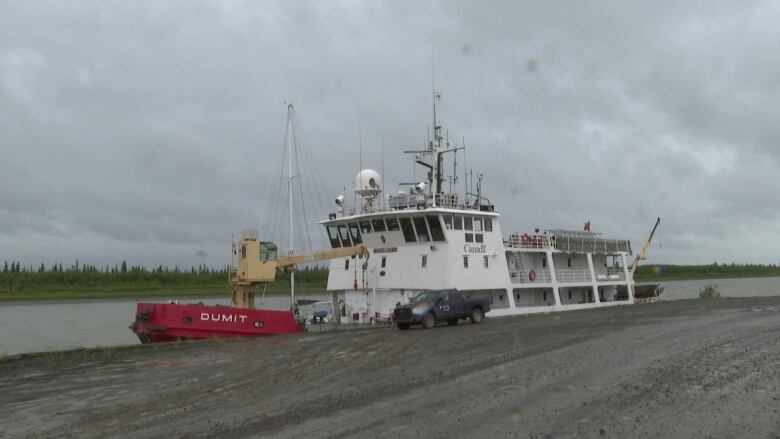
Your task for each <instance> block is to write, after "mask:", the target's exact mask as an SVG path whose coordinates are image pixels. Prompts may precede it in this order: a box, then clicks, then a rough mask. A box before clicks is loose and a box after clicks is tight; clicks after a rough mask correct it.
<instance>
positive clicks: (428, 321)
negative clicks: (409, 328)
mask: <svg viewBox="0 0 780 439" xmlns="http://www.w3.org/2000/svg"><path fill="white" fill-rule="evenodd" d="M435 324H436V317H434V316H433V314H426V315H425V317H423V319H422V327H423V329H431V328H433V326H434V325H435Z"/></svg>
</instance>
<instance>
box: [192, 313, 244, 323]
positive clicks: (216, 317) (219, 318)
mask: <svg viewBox="0 0 780 439" xmlns="http://www.w3.org/2000/svg"><path fill="white" fill-rule="evenodd" d="M200 319H201V320H203V321H206V322H209V321H211V322H227V323H232V322H235V323H238V321H239V320H240V321H241V323H244V322H245V321H246V316H245V315H242V314H235V315H234V314H210V313H207V312H202V313H200Z"/></svg>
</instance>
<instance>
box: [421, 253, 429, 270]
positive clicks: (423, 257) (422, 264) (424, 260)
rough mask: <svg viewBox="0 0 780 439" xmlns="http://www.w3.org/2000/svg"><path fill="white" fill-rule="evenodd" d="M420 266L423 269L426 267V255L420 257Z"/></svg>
mask: <svg viewBox="0 0 780 439" xmlns="http://www.w3.org/2000/svg"><path fill="white" fill-rule="evenodd" d="M420 266H421V267H422V268H425V267H427V266H428V255H422V260H421V261H420Z"/></svg>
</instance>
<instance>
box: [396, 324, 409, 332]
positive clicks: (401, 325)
mask: <svg viewBox="0 0 780 439" xmlns="http://www.w3.org/2000/svg"><path fill="white" fill-rule="evenodd" d="M398 329H400V330H401V331H406V330H407V329H409V324H408V323H399V324H398Z"/></svg>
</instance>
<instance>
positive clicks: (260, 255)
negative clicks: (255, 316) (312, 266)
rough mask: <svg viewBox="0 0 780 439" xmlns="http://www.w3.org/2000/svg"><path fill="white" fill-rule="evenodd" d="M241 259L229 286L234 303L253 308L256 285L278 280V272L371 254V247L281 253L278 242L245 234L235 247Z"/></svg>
mask: <svg viewBox="0 0 780 439" xmlns="http://www.w3.org/2000/svg"><path fill="white" fill-rule="evenodd" d="M236 253H237V255H238V262H237V263H236V267H235V270H231V271H230V285H231V287H232V288H233V306H235V307H237V308H254V301H255V286H257V285H262V284H269V283H271V282H273V281H274V280H275V279H276V271H277V270H284V271H287V272H290V271H292V270H294V269H295V266H296V265H297V264H304V263H307V262H316V261H324V260H327V259H335V258H342V257H351V256H356V255H365V256H366V258H368V256H369V251H368V247H366V246H365V245H364V244H357V245H355V246H352V247H343V248H336V249H331V250H320V251H315V252H312V253H305V254H297V255H288V256H279V255H278V248H277V247H276V244H274V243H273V242H269V241H258V240H257V239H256V238H254V237H245V239H242V240H240V241H238V243H237V246H236Z"/></svg>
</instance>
